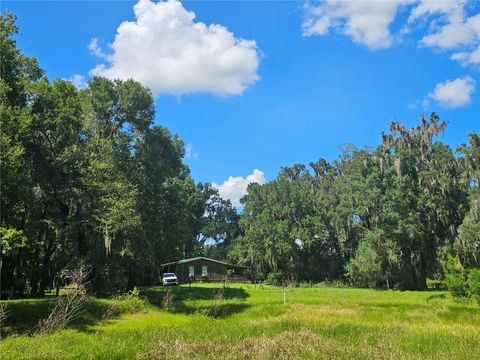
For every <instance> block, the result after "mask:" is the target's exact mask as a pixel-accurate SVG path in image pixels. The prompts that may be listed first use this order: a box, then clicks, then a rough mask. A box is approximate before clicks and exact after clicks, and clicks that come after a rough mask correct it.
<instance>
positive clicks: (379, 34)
mask: <svg viewBox="0 0 480 360" xmlns="http://www.w3.org/2000/svg"><path fill="white" fill-rule="evenodd" d="M406 3H408V1H339V0H327V1H325V2H322V3H321V4H319V5H317V6H311V5H308V6H307V7H306V17H305V20H304V22H303V25H302V26H303V34H304V35H306V36H311V35H327V34H328V33H329V30H330V29H334V30H336V31H340V32H341V33H343V34H344V35H346V36H349V37H351V38H352V40H353V41H354V42H356V43H358V44H362V45H366V46H367V47H369V48H370V49H372V50H377V49H382V48H388V47H390V46H392V45H393V43H394V36H393V35H392V34H391V32H390V29H389V27H390V25H391V24H392V23H393V21H394V20H395V17H396V15H397V11H398V9H399V7H400V6H402V5H404V4H406Z"/></svg>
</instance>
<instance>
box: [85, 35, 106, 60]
mask: <svg viewBox="0 0 480 360" xmlns="http://www.w3.org/2000/svg"><path fill="white" fill-rule="evenodd" d="M88 50H90V54H92V55H95V56H97V57H99V58H101V59H104V60H107V61H111V58H110V57H109V56H108V55H107V54H105V53H104V52H103V51H102V49H101V48H100V45H98V39H97V38H93V39H92V40H91V41H90V44H88Z"/></svg>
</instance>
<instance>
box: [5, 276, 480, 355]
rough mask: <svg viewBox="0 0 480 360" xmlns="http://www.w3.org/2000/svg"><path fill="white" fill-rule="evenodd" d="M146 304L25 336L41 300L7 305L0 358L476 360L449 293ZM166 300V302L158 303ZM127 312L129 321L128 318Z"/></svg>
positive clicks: (475, 328)
mask: <svg viewBox="0 0 480 360" xmlns="http://www.w3.org/2000/svg"><path fill="white" fill-rule="evenodd" d="M167 294H168V295H167ZM142 295H143V296H145V297H146V298H148V304H146V305H145V306H143V307H141V308H139V309H136V311H137V312H135V313H124V314H122V315H119V316H118V317H116V318H113V319H109V320H101V319H102V313H103V312H104V311H105V309H106V308H107V307H108V305H109V304H110V303H111V302H112V300H94V301H91V302H90V303H89V311H88V313H86V314H85V315H84V316H83V317H82V319H80V320H79V321H78V322H77V323H76V324H74V325H73V326H72V327H71V328H69V329H66V330H61V331H58V332H55V333H53V334H49V335H44V334H37V335H32V334H31V333H30V334H29V333H28V331H29V330H31V329H32V328H33V327H34V325H35V324H36V323H37V322H38V319H39V318H40V317H41V316H44V315H45V314H46V313H47V312H48V306H49V301H51V300H48V299H45V300H18V301H11V302H10V308H11V316H10V319H9V320H8V321H7V324H6V326H5V327H4V329H3V330H2V331H3V337H2V340H0V354H1V358H2V359H20V358H21V359H70V358H72V359H89V358H91V359H135V358H137V359H191V358H195V359H197V358H198V359H211V358H219V359H303V358H306V359H336V358H338V359H372V358H377V359H418V358H425V359H480V308H479V307H478V306H477V305H473V304H471V305H462V304H456V303H454V302H453V300H452V299H451V298H450V296H449V295H448V294H447V293H441V292H397V291H375V290H366V289H337V288H320V287H318V288H291V289H290V288H289V289H287V290H286V299H287V305H286V306H284V305H283V289H281V288H274V287H256V288H255V287H253V286H251V285H231V286H230V287H228V288H226V289H223V288H222V287H218V286H214V285H195V286H192V288H188V287H183V286H182V287H177V288H172V289H169V290H168V291H167V292H166V291H164V290H163V289H161V288H146V289H144V290H143V291H142ZM166 296H167V300H165V297H166ZM126 312H129V311H128V309H127V311H126Z"/></svg>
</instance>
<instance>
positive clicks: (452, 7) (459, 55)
mask: <svg viewBox="0 0 480 360" xmlns="http://www.w3.org/2000/svg"><path fill="white" fill-rule="evenodd" d="M466 4H467V1H465V0H457V1H425V0H423V1H421V2H420V3H419V4H418V5H417V6H416V7H415V8H414V9H413V10H412V12H411V14H410V17H409V19H408V22H409V23H412V22H414V21H416V20H417V19H422V18H423V19H424V20H428V19H430V18H431V17H432V16H434V15H438V17H437V18H434V19H433V20H432V21H431V23H430V27H429V33H428V34H427V35H425V36H423V38H422V40H421V41H420V44H421V45H423V46H427V47H432V48H435V49H438V50H461V51H457V52H456V53H454V54H453V55H452V56H451V59H453V60H457V61H459V62H460V63H462V64H463V65H465V66H466V65H469V64H472V65H473V64H478V63H480V59H479V58H480V51H479V50H478V49H479V48H480V14H475V15H472V16H468V15H467V12H466V11H465V6H466Z"/></svg>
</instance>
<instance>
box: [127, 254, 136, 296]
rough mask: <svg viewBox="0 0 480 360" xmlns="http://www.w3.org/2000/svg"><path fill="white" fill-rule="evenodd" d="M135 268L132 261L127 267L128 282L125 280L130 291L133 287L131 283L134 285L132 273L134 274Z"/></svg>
mask: <svg viewBox="0 0 480 360" xmlns="http://www.w3.org/2000/svg"><path fill="white" fill-rule="evenodd" d="M134 269H135V263H134V262H133V261H132V262H131V263H130V267H129V269H128V282H127V291H130V290H132V289H133V285H134V278H133V274H134V271H133V270H134Z"/></svg>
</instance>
